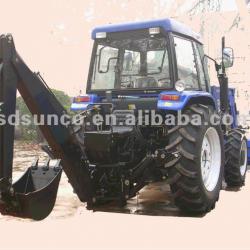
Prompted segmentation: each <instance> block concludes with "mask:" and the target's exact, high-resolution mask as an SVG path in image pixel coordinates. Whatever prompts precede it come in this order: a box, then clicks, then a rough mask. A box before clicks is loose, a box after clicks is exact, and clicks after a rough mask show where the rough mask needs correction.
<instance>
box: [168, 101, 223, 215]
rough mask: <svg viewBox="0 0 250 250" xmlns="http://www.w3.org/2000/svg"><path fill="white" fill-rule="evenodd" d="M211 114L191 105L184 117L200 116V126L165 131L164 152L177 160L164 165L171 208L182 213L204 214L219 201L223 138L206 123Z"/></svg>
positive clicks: (187, 126) (218, 130)
mask: <svg viewBox="0 0 250 250" xmlns="http://www.w3.org/2000/svg"><path fill="white" fill-rule="evenodd" d="M214 112H215V111H214V110H213V109H212V108H211V107H207V106H204V105H192V106H190V107H189V108H188V109H187V110H186V111H185V112H184V113H185V114H186V115H188V116H189V117H190V118H192V117H193V115H200V116H201V121H202V124H200V125H192V124H191V123H189V124H188V125H186V126H176V127H174V128H172V129H171V130H170V131H169V138H170V144H169V146H167V149H168V150H171V151H173V150H176V151H179V152H180V158H179V159H177V160H176V159H175V160H174V161H172V162H169V163H168V164H166V167H167V168H168V175H169V184H170V187H171V191H172V193H173V196H174V201H175V204H176V205H177V206H178V207H179V208H180V209H181V210H184V211H186V212H192V213H204V212H208V211H210V210H211V209H212V208H214V206H215V203H216V201H217V200H218V199H219V193H220V190H221V186H222V175H223V166H224V150H223V134H222V130H221V127H220V125H216V126H215V125H212V124H211V122H210V120H211V116H212V114H213V113H214Z"/></svg>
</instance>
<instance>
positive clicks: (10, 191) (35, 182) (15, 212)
mask: <svg viewBox="0 0 250 250" xmlns="http://www.w3.org/2000/svg"><path fill="white" fill-rule="evenodd" d="M53 161H55V160H53ZM51 162H52V161H50V160H47V161H46V163H45V164H43V165H39V162H38V159H36V160H35V161H34V162H33V163H32V165H31V167H29V168H28V169H27V171H26V172H25V173H24V174H23V176H22V177H21V178H20V179H19V180H18V181H16V182H15V183H14V184H13V185H11V184H10V183H9V182H8V180H6V179H4V178H3V179H1V180H0V193H1V197H0V211H1V213H2V214H4V215H12V216H16V217H21V218H30V219H34V220H42V219H44V218H46V217H47V216H48V215H49V214H50V212H51V211H52V209H53V207H54V205H55V201H56V195H57V191H58V186H59V182H60V178H61V173H62V168H61V166H60V160H56V162H55V164H51Z"/></svg>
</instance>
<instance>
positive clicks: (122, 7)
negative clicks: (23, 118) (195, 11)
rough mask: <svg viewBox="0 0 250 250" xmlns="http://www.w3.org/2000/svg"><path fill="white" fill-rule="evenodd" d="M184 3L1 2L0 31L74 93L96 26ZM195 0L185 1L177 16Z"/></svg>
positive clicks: (35, 66)
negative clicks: (12, 37)
mask: <svg viewBox="0 0 250 250" xmlns="http://www.w3.org/2000/svg"><path fill="white" fill-rule="evenodd" d="M180 1H181V0H133V1H132V0H123V1H121V0H106V1H103V0H74V1H69V0H37V1H34V0H22V1H20V0H9V1H6V0H0V6H1V14H0V33H12V34H13V36H14V40H15V44H16V48H17V50H18V51H19V54H20V55H21V56H22V57H23V59H24V61H25V62H26V63H27V64H28V66H29V67H30V68H31V69H32V70H33V71H40V72H41V74H42V75H43V77H44V78H45V80H47V83H48V85H49V86H51V87H53V88H56V89H61V90H64V91H65V92H67V93H68V94H69V95H71V96H75V95H77V94H78V93H79V91H80V90H83V92H84V90H85V85H86V81H87V75H88V67H89V61H90V55H91V49H92V45H93V41H92V40H91V39H90V33H91V30H92V29H93V28H94V27H95V26H97V25H102V24H108V23H120V22H127V21H136V20H145V19H153V18H157V17H163V16H164V17H165V16H166V15H167V14H166V13H169V12H170V14H171V15H173V16H174V14H175V11H173V10H172V9H173V7H174V6H176V4H177V2H180ZM214 1H215V0H214ZM194 2H195V0H183V5H182V6H180V7H178V8H177V10H178V11H179V12H180V13H179V14H180V15H181V14H183V13H185V12H186V11H187V10H189V9H190V7H192V6H191V5H192V3H194ZM145 3H146V4H145ZM222 7H223V9H224V10H226V11H231V10H235V8H236V6H235V1H234V0H222Z"/></svg>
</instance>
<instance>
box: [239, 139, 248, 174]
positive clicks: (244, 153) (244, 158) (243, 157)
mask: <svg viewBox="0 0 250 250" xmlns="http://www.w3.org/2000/svg"><path fill="white" fill-rule="evenodd" d="M240 156H241V157H240V174H241V176H244V175H245V173H246V169H247V143H246V140H244V141H243V142H242V145H241V152H240Z"/></svg>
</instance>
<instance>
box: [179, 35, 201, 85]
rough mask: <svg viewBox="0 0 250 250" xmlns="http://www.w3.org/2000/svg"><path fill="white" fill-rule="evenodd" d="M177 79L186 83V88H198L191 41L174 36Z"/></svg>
mask: <svg viewBox="0 0 250 250" xmlns="http://www.w3.org/2000/svg"><path fill="white" fill-rule="evenodd" d="M174 43H175V54H176V60H177V67H178V79H179V80H182V81H184V82H185V83H186V89H199V83H198V74H197V69H196V62H195V54H194V50H193V45H192V42H191V41H189V40H186V39H183V38H179V37H174Z"/></svg>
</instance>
